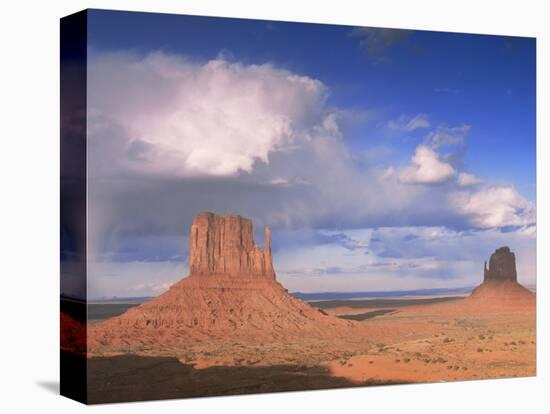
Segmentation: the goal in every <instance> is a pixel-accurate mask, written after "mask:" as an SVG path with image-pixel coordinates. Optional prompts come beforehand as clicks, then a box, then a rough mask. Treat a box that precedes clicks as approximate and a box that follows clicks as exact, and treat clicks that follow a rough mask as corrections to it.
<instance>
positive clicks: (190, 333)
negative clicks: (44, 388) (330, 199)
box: [88, 212, 361, 353]
mask: <svg viewBox="0 0 550 414" xmlns="http://www.w3.org/2000/svg"><path fill="white" fill-rule="evenodd" d="M189 245H190V246H189V276H188V277H185V278H183V279H182V280H180V281H179V282H177V283H175V284H174V285H172V286H171V287H170V289H169V290H168V291H166V292H165V293H163V294H161V295H160V296H158V297H156V298H154V299H152V300H151V301H148V302H146V303H143V304H142V305H140V306H137V307H134V308H131V309H129V310H128V311H127V312H126V313H124V314H122V315H120V316H117V317H114V318H111V319H108V320H106V321H104V322H100V323H96V324H91V325H89V326H88V348H89V350H90V352H92V353H94V352H95V351H101V350H107V349H123V348H133V347H135V346H137V345H139V346H143V347H153V348H156V349H161V348H165V347H174V346H177V345H178V344H180V343H185V342H188V341H197V340H198V341H200V340H211V339H221V340H227V339H231V338H237V339H239V340H247V339H250V340H254V341H258V340H262V341H292V340H302V339H304V338H310V339H321V340H322V339H327V340H329V339H334V338H338V337H354V336H357V335H360V332H358V331H357V329H356V328H357V323H355V322H352V321H347V320H343V319H339V318H337V317H335V316H331V315H327V314H326V313H325V312H323V311H322V310H320V309H317V308H314V307H312V306H310V305H309V304H307V303H305V302H303V301H301V300H299V299H297V298H295V297H294V296H292V295H290V294H289V293H288V291H287V290H286V289H285V288H284V287H283V286H282V285H281V284H280V283H279V282H278V281H277V280H276V275H275V271H274V268H273V259H272V256H271V247H270V229H269V227H266V228H265V243H264V248H263V249H261V248H260V247H259V246H258V245H256V244H255V242H254V239H253V228H252V221H251V220H249V219H246V218H243V217H240V216H237V215H230V216H220V215H216V214H213V213H209V212H205V213H200V214H198V215H197V216H196V217H195V218H194V220H193V223H192V225H191V230H190V235H189ZM359 331H361V330H360V329H359Z"/></svg>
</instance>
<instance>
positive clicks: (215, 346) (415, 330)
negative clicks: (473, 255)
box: [88, 298, 536, 403]
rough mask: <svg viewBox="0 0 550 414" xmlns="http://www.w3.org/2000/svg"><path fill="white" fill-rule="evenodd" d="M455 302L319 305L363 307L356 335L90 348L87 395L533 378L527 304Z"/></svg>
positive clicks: (129, 396)
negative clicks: (482, 309) (488, 306)
mask: <svg viewBox="0 0 550 414" xmlns="http://www.w3.org/2000/svg"><path fill="white" fill-rule="evenodd" d="M451 299H452V298H451ZM462 300H463V299H462V298H454V300H449V301H448V303H435V304H430V302H428V304H417V302H416V303H415V302H414V301H411V302H410V303H412V304H413V305H412V306H411V305H410V304H409V305H407V301H406V300H405V301H401V303H392V304H391V306H386V305H387V304H383V303H382V304H381V303H374V302H372V303H371V305H373V306H369V305H368V303H365V306H361V305H359V306H358V303H352V304H351V305H352V306H346V304H342V303H339V304H338V306H333V307H326V306H325V309H324V310H325V311H326V312H328V313H331V314H333V315H338V316H340V317H342V316H344V317H349V316H350V315H363V316H362V317H360V318H358V319H360V320H359V321H357V322H355V323H356V329H357V330H358V332H359V331H360V332H361V333H362V334H361V337H362V338H358V339H356V340H351V339H341V338H340V339H334V340H332V341H327V340H323V341H320V340H306V339H304V340H302V341H294V342H287V341H281V342H278V341H272V342H254V341H250V340H248V341H246V342H244V341H238V340H226V341H224V340H209V341H200V342H199V341H196V342H193V341H190V342H189V343H188V344H186V346H185V347H183V348H179V349H166V350H165V351H164V352H163V353H162V354H159V353H158V352H157V351H155V353H154V355H153V354H152V353H151V352H149V351H148V349H147V348H145V347H144V348H142V349H135V350H133V352H132V354H131V355H130V354H126V355H121V354H112V355H107V354H105V355H103V356H95V357H93V358H90V359H88V368H89V378H88V380H89V381H88V384H89V400H90V402H92V403H103V402H116V401H125V400H126V401H127V400H149V399H165V398H184V397H196V396H209V395H228V394H248V393H259V392H275V391H291V390H307V389H320V388H339V387H353V386H364V385H382V384H401V383H415V382H440V381H457V380H472V379H487V378H503V377H517V376H534V375H535V374H536V333H535V309H534V307H533V309H521V310H513V311H509V312H496V311H495V312H491V311H489V312H487V313H479V312H467V311H466V312H464V311H463V308H461V306H460V303H461V302H462ZM436 302H440V301H436ZM442 302H447V301H442ZM348 305H349V304H348ZM374 305H376V306H374ZM396 305H397V306H396ZM380 311H382V312H380ZM373 312H375V313H374V314H373ZM365 333H366V335H365ZM364 338H368V339H364Z"/></svg>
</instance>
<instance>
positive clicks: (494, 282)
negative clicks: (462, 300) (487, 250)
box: [466, 246, 535, 311]
mask: <svg viewBox="0 0 550 414" xmlns="http://www.w3.org/2000/svg"><path fill="white" fill-rule="evenodd" d="M466 302H467V303H468V304H470V305H475V306H476V307H481V308H487V309H490V308H491V309H494V310H501V311H504V310H511V309H516V310H521V309H534V305H535V294H534V293H533V292H531V291H530V290H529V289H527V288H525V287H524V286H522V285H520V284H519V283H518V276H517V270H516V256H515V254H514V253H513V252H512V251H511V250H510V248H509V247H508V246H503V247H500V248H498V249H497V250H495V252H494V253H493V254H492V255H491V257H490V259H489V264H488V265H487V262H485V265H484V268H483V283H482V284H481V285H479V286H478V287H477V288H475V289H474V290H473V291H472V294H471V295H470V297H468V298H467V300H466Z"/></svg>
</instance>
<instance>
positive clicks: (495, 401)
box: [0, 0, 550, 414]
mask: <svg viewBox="0 0 550 414" xmlns="http://www.w3.org/2000/svg"><path fill="white" fill-rule="evenodd" d="M546 4H547V2H545V1H541V0H523V1H514V2H510V1H504V0H501V1H494V2H493V1H479V0H477V1H470V0H460V1H458V0H453V1H441V0H439V1H437V0H435V1H428V0H408V1H407V0H403V1H389V0H386V1H379V2H368V3H367V2H366V1H357V0H355V1H353V0H338V1H332V2H326V1H323V2H321V1H320V0H316V1H306V0H302V1H299V0H277V1H273V0H272V1H270V2H269V4H268V2H267V1H251V0H231V1H223V0H219V1H209V0H189V1H188V0H179V1H169V0H164V1H154V0H149V1H146V0H116V1H114V0H111V1H108V0H104V1H92V0H90V1H80V0H63V1H61V0H59V1H50V2H45V1H41V2H35V3H34V4H33V2H30V1H14V0H12V1H6V2H3V3H2V11H1V13H0V31H1V32H0V33H1V35H0V74H1V76H0V105H1V106H0V109H1V112H0V113H1V116H0V169H1V170H0V180H1V181H0V197H1V198H0V220H1V221H0V283H1V284H0V286H1V290H0V307H1V311H0V361H1V362H0V382H1V385H0V410H1V411H3V412H6V413H10V412H32V411H30V410H37V411H39V410H40V411H46V412H52V413H53V412H55V413H65V412H71V413H72V412H81V411H83V410H84V409H85V408H84V406H81V405H79V404H77V403H75V402H73V401H70V400H68V399H65V398H62V397H59V396H58V395H56V391H55V389H56V382H57V381H58V378H59V377H58V363H59V359H58V343H59V342H58V293H59V292H58V286H59V273H58V272H59V265H58V243H59V239H58V209H59V196H58V191H59V185H58V165H59V155H58V152H59V139H58V124H59V122H58V120H59V110H58V108H59V92H58V90H59V63H58V61H59V50H58V38H59V22H58V19H59V18H60V17H62V16H64V15H66V14H70V13H72V12H75V11H78V10H81V9H83V8H86V7H95V8H111V9H113V8H116V9H127V10H143V11H162V12H172V13H180V14H183V13H187V14H207V15H216V16H227V17H233V16H234V17H251V18H260V19H274V20H294V21H305V22H322V23H342V24H354V25H365V26H367V25H368V26H381V27H397V28H413V29H430V30H445V31H462V32H476V33H491V34H508V35H524V36H537V37H538V42H537V43H538V44H537V47H538V110H539V112H538V132H539V133H538V203H537V204H538V206H537V207H538V214H539V218H538V241H539V254H538V259H539V262H538V269H539V271H538V284H537V287H538V290H539V291H538V297H539V307H538V311H539V318H538V328H539V331H538V332H539V338H538V350H539V353H538V372H539V376H538V377H537V378H528V379H508V380H491V381H474V382H463V383H451V384H431V385H406V386H388V387H375V388H362V389H350V390H338V391H310V392H298V393H285V394H271V395H270V394H267V395H254V396H245V397H223V398H222V397H218V398H206V399H204V398H203V399H195V400H175V401H165V402H153V403H133V404H122V405H121V404H119V405H108V406H96V407H94V408H92V410H93V411H94V412H105V413H107V412H115V411H116V412H119V413H124V412H132V413H146V412H147V413H150V412H151V411H152V410H154V411H155V412H156V413H161V412H162V413H164V412H179V413H183V412H186V413H193V412H201V413H208V412H224V413H226V412H227V413H229V412H234V411H235V412H239V413H244V412H260V413H261V414H267V413H272V412H273V413H275V412H276V413H280V412H287V413H291V412H292V413H296V412H300V411H302V412H311V411H313V412H316V413H341V412H345V411H349V412H371V413H381V412H389V413H392V412H397V411H398V410H399V411H403V412H405V413H410V412H422V413H436V412H437V413H441V412H445V413H493V412H498V413H539V412H549V411H548V410H550V398H549V397H548V395H549V391H548V390H549V389H550V380H549V378H550V374H549V373H548V369H549V368H550V364H549V359H548V357H549V351H548V350H549V349H550V348H549V344H548V320H547V317H548V312H549V302H550V299H549V296H548V294H547V293H548V283H547V277H548V269H549V259H548V257H549V255H548V253H547V252H548V248H549V244H548V234H549V233H548V217H549V216H548V211H550V209H549V200H548V198H549V196H548V181H549V174H548V170H549V168H548V163H550V155H549V153H548V147H549V146H548V144H547V143H546V142H544V141H543V139H542V137H544V136H546V135H547V134H548V131H549V128H548V119H549V117H550V113H549V110H548V105H545V104H546V103H547V102H548V99H549V97H550V94H549V85H550V78H548V76H550V71H549V69H548V68H549V67H550V63H548V61H549V59H550V30H549V28H550V24H548V16H549V15H550V13H549V11H548V10H545V8H546V7H545V5H546ZM545 26H546V27H545ZM121 30H124V28H121ZM544 72H546V73H545V75H547V77H545V78H544V79H543V78H542V76H541V75H543V73H544ZM545 98H546V99H545ZM544 162H546V165H544ZM545 211H546V214H545V213H544V212H545Z"/></svg>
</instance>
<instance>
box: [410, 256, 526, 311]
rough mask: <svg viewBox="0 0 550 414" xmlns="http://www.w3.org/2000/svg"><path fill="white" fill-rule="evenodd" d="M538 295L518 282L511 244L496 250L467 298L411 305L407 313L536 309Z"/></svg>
mask: <svg viewBox="0 0 550 414" xmlns="http://www.w3.org/2000/svg"><path fill="white" fill-rule="evenodd" d="M535 310H536V295H535V294H534V293H533V292H531V291H530V290H529V289H527V288H525V287H524V286H522V285H521V284H519V283H518V281H517V270H516V256H515V254H514V253H513V252H512V251H510V248H509V247H508V246H503V247H500V248H498V249H497V250H495V252H494V253H493V254H492V255H491V257H490V259H489V265H488V266H487V262H485V264H484V266H483V282H482V283H481V284H480V285H479V286H478V287H476V288H475V289H474V290H473V291H472V293H471V294H470V295H469V296H468V297H466V298H465V299H464V300H458V301H456V302H448V303H442V304H435V305H425V306H412V307H410V308H408V309H407V308H405V309H404V310H403V312H406V313H425V312H430V313H438V314H456V315H460V314H479V315H483V314H488V313H506V312H523V311H527V312H535Z"/></svg>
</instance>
